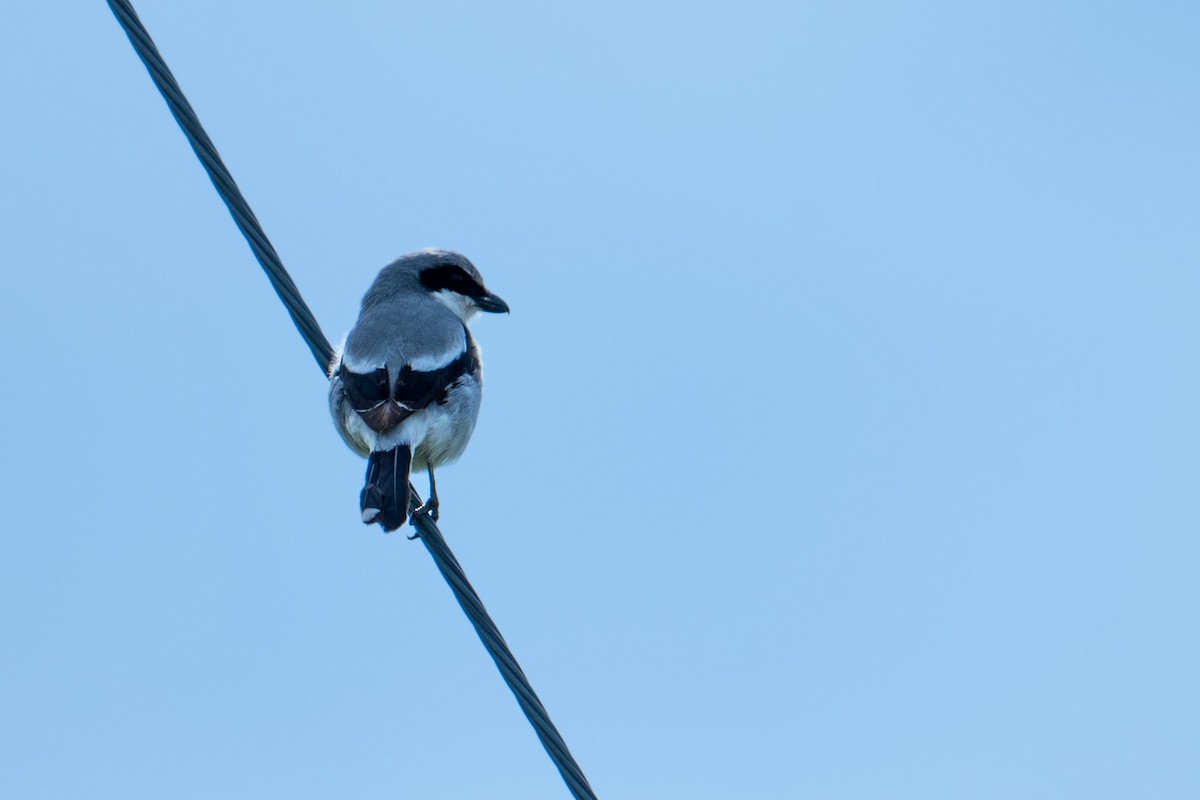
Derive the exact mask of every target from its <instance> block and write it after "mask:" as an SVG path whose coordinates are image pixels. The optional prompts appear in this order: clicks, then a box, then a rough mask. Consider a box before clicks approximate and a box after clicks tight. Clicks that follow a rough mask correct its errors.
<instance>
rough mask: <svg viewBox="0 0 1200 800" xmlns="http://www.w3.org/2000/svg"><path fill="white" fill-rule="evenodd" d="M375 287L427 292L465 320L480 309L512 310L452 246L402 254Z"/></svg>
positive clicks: (386, 290)
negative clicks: (493, 292) (489, 289)
mask: <svg viewBox="0 0 1200 800" xmlns="http://www.w3.org/2000/svg"><path fill="white" fill-rule="evenodd" d="M376 287H377V289H378V290H379V291H378V294H379V295H388V294H391V291H389V289H392V290H398V291H414V290H415V291H425V293H427V294H428V295H430V296H432V297H433V299H434V300H437V301H438V302H440V303H442V305H444V306H445V307H446V308H449V309H450V311H452V312H454V313H455V315H457V317H458V318H460V319H462V320H463V321H467V320H468V319H470V318H472V317H474V315H475V313H478V312H480V311H486V312H488V313H493V314H494V313H506V312H508V311H509V305H508V303H506V302H504V301H503V300H502V299H500V297H499V296H497V295H494V294H492V293H491V291H488V290H487V287H485V285H484V277H482V276H481V275H480V273H479V270H478V269H475V265H474V264H472V263H470V260H469V259H467V257H466V255H462V254H460V253H455V252H454V251H449V249H422V251H420V252H418V253H409V254H408V255H402V257H400V258H397V259H396V260H395V261H392V263H391V264H389V265H388V266H386V267H384V270H383V271H382V272H380V273H379V277H378V278H377V281H376ZM370 294H371V293H368V296H370Z"/></svg>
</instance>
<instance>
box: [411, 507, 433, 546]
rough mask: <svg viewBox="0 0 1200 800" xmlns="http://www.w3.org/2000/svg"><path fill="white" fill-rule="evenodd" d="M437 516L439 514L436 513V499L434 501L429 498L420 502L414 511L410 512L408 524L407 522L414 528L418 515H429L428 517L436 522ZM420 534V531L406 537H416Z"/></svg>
mask: <svg viewBox="0 0 1200 800" xmlns="http://www.w3.org/2000/svg"><path fill="white" fill-rule="evenodd" d="M439 516H440V515H439V514H438V503H437V501H436V500H430V501H429V502H426V503H422V504H421V505H419V506H417V510H416V511H414V512H412V514H411V515H410V516H409V518H408V524H409V525H412V526H413V527H414V528H415V527H416V526H417V520H418V519H419V518H420V517H429V518H430V519H432V520H433V521H434V522H437V521H438V517H439ZM420 535H421V534H420V533H414V534H413V535H412V536H410V537H408V538H409V539H416V538H417V537H419V536H420Z"/></svg>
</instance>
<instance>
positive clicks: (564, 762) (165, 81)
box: [107, 0, 596, 800]
mask: <svg viewBox="0 0 1200 800" xmlns="http://www.w3.org/2000/svg"><path fill="white" fill-rule="evenodd" d="M107 2H108V6H109V8H111V9H112V12H113V14H114V15H116V18H117V21H118V22H120V23H121V27H122V28H124V30H125V33H126V35H127V36H129V42H130V43H131V44H132V45H133V48H134V50H136V51H137V54H138V57H139V58H141V60H142V63H143V64H145V65H146V69H147V71H149V73H150V78H151V79H152V80H153V81H154V85H155V86H157V87H158V91H159V92H160V93H161V94H162V96H163V99H164V100H166V101H167V107H168V108H170V110H171V114H172V115H173V116H174V117H175V121H176V122H178V123H179V127H180V128H181V129H182V130H183V133H184V135H185V136H187V139H188V142H189V143H191V145H192V149H193V150H194V151H195V153H196V157H197V158H199V159H200V163H201V165H203V167H204V170H205V172H207V173H208V177H209V178H210V179H211V180H212V183H213V186H214V187H215V188H216V190H217V193H218V194H219V195H220V196H221V199H222V200H223V201H224V202H225V205H226V206H227V207H228V208H229V213H230V215H232V216H233V221H234V222H235V223H236V224H237V226H238V229H239V230H240V231H241V232H242V235H243V236H245V237H246V242H247V243H248V244H249V245H250V249H251V250H252V251H253V252H254V257H255V258H257V259H258V263H259V264H260V265H262V268H263V271H264V272H266V273H267V278H268V280H270V281H271V286H272V287H273V288H274V289H275V293H276V294H277V295H279V299H280V300H282V301H283V304H284V306H285V307H286V308H287V311H288V314H289V315H290V316H291V318H292V322H293V323H295V325H296V329H297V330H298V331H300V335H301V336H302V337H303V338H304V342H305V344H307V345H308V349H309V350H310V351H311V352H312V354H313V358H314V359H316V361H317V366H318V367H320V369H321V371H322V373H324V372H325V371H326V370H327V369H328V367H329V363H330V361H332V359H333V347H332V346H330V344H329V340H328V339H326V338H325V334H324V333H322V332H321V326H320V325H318V324H317V320H316V318H315V317H314V316H313V313H312V311H311V310H310V309H309V307H308V305H307V304H306V303H305V302H304V298H302V297H301V296H300V290H299V289H297V288H296V284H295V283H294V282H293V281H292V278H291V276H290V275H288V273H287V270H286V269H284V267H283V262H282V261H281V260H280V258H279V254H278V253H276V252H275V248H274V247H273V246H272V245H271V242H270V240H269V239H267V235H266V233H264V232H263V229H262V226H261V225H259V223H258V219H257V218H256V217H255V216H254V212H253V211H252V210H251V209H250V205H249V203H247V202H246V199H245V198H244V197H242V193H241V191H240V190H239V189H238V187H237V183H235V182H234V180H233V176H232V175H231V174H230V173H229V170H228V169H227V168H226V166H225V164H224V162H223V161H221V156H220V155H219V154H218V153H217V148H216V146H215V145H214V144H213V143H212V140H211V139H209V138H208V134H207V133H205V131H204V127H203V126H202V125H201V124H200V119H199V118H198V117H197V116H196V112H195V111H194V110H193V109H192V106H191V104H190V103H189V102H188V101H187V98H186V97H185V96H184V94H183V90H182V89H180V88H179V84H178V82H176V80H175V76H174V75H172V74H171V70H170V69H169V68H168V67H167V64H166V62H165V61H163V58H162V55H160V54H159V52H158V48H157V47H155V46H154V41H153V40H152V39H151V38H150V34H149V33H148V32H147V31H146V28H145V26H144V25H143V24H142V21H141V20H140V19H138V16H137V13H136V12H135V11H134V10H133V6H132V5H131V4H130V3H128V2H125V1H124V0H107ZM410 494H411V504H410V507H409V512H410V513H412V512H414V511H416V510H417V508H418V507H419V505H420V500H419V499H418V498H419V495H418V494H417V492H416V490H415V489H414V490H413V491H412V492H411V493H410ZM416 524H417V530H418V532H419V533H420V539H421V541H422V542H423V543H424V544H425V549H426V550H428V551H429V554H430V555H431V556H432V557H433V560H434V563H435V564H436V565H437V568H438V571H439V572H441V573H442V577H443V578H445V579H446V583H448V584H449V585H450V588H451V590H452V591H453V592H454V597H455V599H456V600H458V604H459V605H460V606H461V607H462V609H463V611H464V612H465V613H466V615H467V618H468V619H469V620H470V621H471V624H472V625H473V626H474V627H475V632H476V633H477V634H478V635H479V639H480V641H482V642H483V645H484V647H486V648H487V651H488V654H489V655H491V657H492V660H493V661H495V662H496V668H497V669H499V670H500V676H501V677H502V678H504V682H505V683H507V684H508V688H509V689H511V690H512V693H513V696H515V697H516V698H517V703H518V704H519V705H520V706H521V711H523V712H524V714H525V717H526V719H528V720H529V724H530V725H532V726H533V730H534V732H535V733H536V734H537V737H538V739H539V740H540V741H541V743H542V746H543V747H545V748H546V753H547V754H549V756H550V758H551V759H552V760H553V761H554V765H555V766H556V767H557V768H558V772H559V774H560V775H562V778H563V781H564V782H566V784H567V788H568V789H570V791H571V794H572V795H573V796H574V797H575V798H576V800H596V794H595V792H593V791H592V787H591V786H590V785H589V784H588V782H587V778H586V777H584V775H583V770H581V769H580V768H579V764H577V763H576V762H575V759H574V758H573V757H572V756H571V752H570V750H568V749H567V745H566V742H564V741H563V738H562V736H561V735H560V734H559V732H558V729H557V728H555V727H554V723H553V722H551V721H550V715H549V714H548V713H546V708H545V706H543V705H542V701H541V700H539V699H538V696H537V693H536V692H534V691H533V687H532V686H531V685H530V684H529V679H528V678H526V677H525V673H524V671H522V669H521V665H520V664H518V663H517V659H516V657H514V656H513V654H512V651H511V650H509V648H508V644H507V643H506V642H505V641H504V637H503V636H502V635H501V634H500V629H499V628H497V627H496V623H495V622H493V621H492V618H491V616H490V615H489V614H488V613H487V609H485V608H484V607H483V601H482V600H480V599H479V594H478V593H477V592H476V591H475V588H474V587H473V586H471V582H470V581H469V580H467V576H466V573H465V572H463V569H462V567H461V566H460V565H459V563H458V559H456V558H455V557H454V553H452V552H451V551H450V546H449V545H447V544H446V540H445V539H444V538H443V537H442V533H441V531H440V530H438V527H437V524H436V523H434V521H433V520H432V519H431V518H430V517H429V515H428V514H422V515H420V516H418V517H417V518H416Z"/></svg>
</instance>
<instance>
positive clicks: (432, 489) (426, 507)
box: [409, 464, 439, 538]
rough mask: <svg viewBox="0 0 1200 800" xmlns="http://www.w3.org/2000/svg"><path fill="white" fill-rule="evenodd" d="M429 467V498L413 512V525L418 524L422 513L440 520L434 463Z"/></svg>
mask: <svg viewBox="0 0 1200 800" xmlns="http://www.w3.org/2000/svg"><path fill="white" fill-rule="evenodd" d="M427 469H428V470H429V499H428V500H426V501H425V502H424V503H422V504H421V505H420V507H418V508H417V510H416V511H414V512H413V513H412V518H411V519H410V520H409V522H410V523H411V524H413V525H416V524H417V517H419V516H421V515H422V514H428V515H429V517H430V519H432V520H433V521H434V522H437V521H438V516H439V514H438V505H439V503H438V496H437V481H436V480H434V478H433V465H432V464H430V465H428V467H427ZM409 538H413V537H409Z"/></svg>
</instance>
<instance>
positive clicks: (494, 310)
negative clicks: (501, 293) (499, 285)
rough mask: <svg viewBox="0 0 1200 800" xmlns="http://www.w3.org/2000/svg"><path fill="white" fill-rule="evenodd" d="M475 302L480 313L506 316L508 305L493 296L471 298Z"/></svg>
mask: <svg viewBox="0 0 1200 800" xmlns="http://www.w3.org/2000/svg"><path fill="white" fill-rule="evenodd" d="M471 299H472V300H474V301H475V305H476V306H478V307H479V310H480V311H487V312H488V313H489V314H507V313H508V303H506V302H504V301H503V300H501V299H500V298H499V297H497V296H496V295H494V294H485V295H483V296H482V297H473V298H471Z"/></svg>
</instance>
